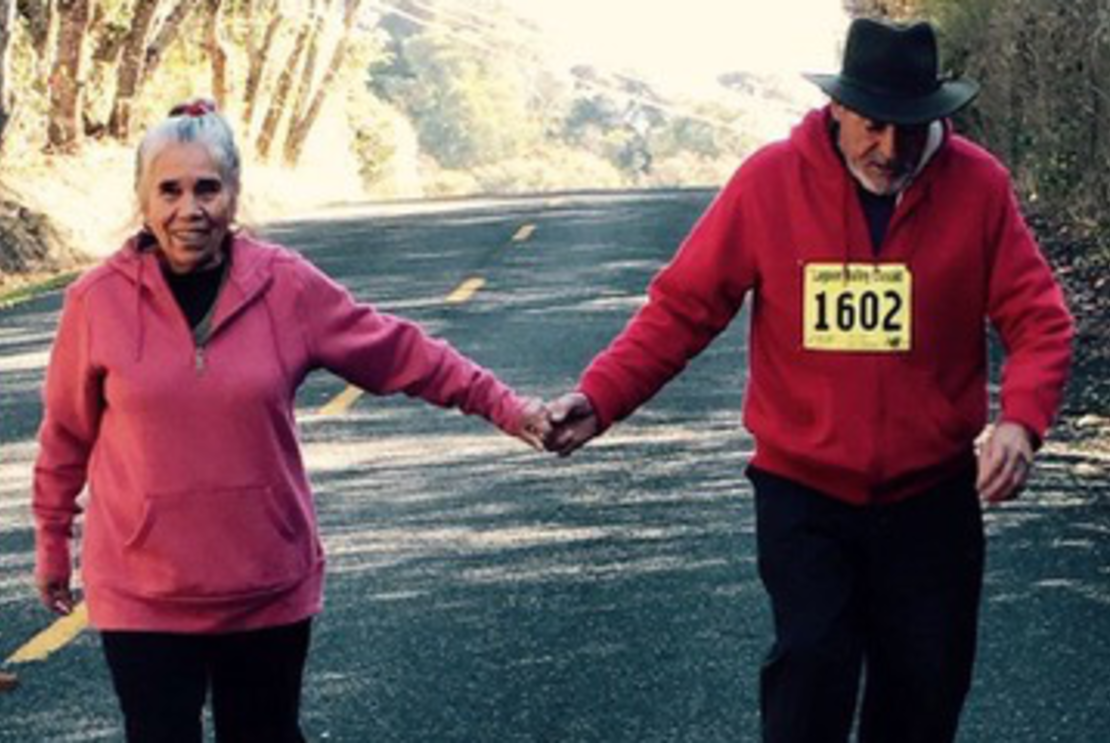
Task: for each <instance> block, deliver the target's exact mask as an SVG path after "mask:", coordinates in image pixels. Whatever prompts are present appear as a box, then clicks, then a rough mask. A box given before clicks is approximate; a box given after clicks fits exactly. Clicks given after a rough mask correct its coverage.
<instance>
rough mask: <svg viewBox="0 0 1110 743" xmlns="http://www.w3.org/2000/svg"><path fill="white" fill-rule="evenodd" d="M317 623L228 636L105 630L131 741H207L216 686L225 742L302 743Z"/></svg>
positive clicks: (219, 731) (219, 733) (215, 710)
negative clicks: (304, 694)
mask: <svg viewBox="0 0 1110 743" xmlns="http://www.w3.org/2000/svg"><path fill="white" fill-rule="evenodd" d="M310 628H311V620H306V621H304V622H300V623H298V624H293V625H289V626H286V627H274V628H269V629H262V630H256V631H252V632H239V633H231V634H220V635H194V634H168V633H161V632H104V633H102V634H101V640H102V642H103V645H104V655H105V657H106V658H107V659H108V667H109V668H110V669H111V672H112V682H113V684H114V685H115V688H116V694H117V695H118V696H119V700H120V707H121V708H122V710H123V716H124V722H125V727H126V730H127V740H128V743H199V742H200V741H201V740H202V728H201V710H202V708H203V707H204V700H205V696H206V694H207V691H208V689H209V688H211V690H212V717H213V720H214V722H215V727H216V740H218V741H220V743H302V742H303V741H304V737H303V736H302V735H301V729H300V722H299V718H300V700H301V676H302V673H303V671H304V664H305V659H306V657H307V655H308V644H309V634H310Z"/></svg>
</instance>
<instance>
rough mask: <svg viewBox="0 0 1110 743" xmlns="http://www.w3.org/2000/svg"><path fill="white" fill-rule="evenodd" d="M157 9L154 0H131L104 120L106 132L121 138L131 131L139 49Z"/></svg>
mask: <svg viewBox="0 0 1110 743" xmlns="http://www.w3.org/2000/svg"><path fill="white" fill-rule="evenodd" d="M157 11H158V0H135V9H134V10H133V11H132V13H131V30H130V31H128V33H127V40H126V41H124V43H123V54H122V55H121V57H120V62H119V67H118V68H117V70H116V97H115V102H114V103H113V104H112V115H111V117H110V118H109V119H108V133H109V134H111V135H112V136H113V137H115V138H116V139H120V140H125V139H127V137H128V135H129V134H130V133H131V107H132V105H133V104H134V102H135V99H136V98H137V97H138V92H139V85H140V80H141V77H142V73H143V49H144V48H145V47H146V38H147V34H149V33H150V27H151V25H152V24H153V23H154V15H155V13H157Z"/></svg>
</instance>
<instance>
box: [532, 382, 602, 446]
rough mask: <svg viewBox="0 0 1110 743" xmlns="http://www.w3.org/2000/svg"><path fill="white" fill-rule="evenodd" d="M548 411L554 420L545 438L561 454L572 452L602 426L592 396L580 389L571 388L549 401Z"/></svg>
mask: <svg viewBox="0 0 1110 743" xmlns="http://www.w3.org/2000/svg"><path fill="white" fill-rule="evenodd" d="M547 415H548V420H549V421H550V422H551V432H550V433H549V434H548V436H547V438H546V439H545V441H544V446H546V447H547V450H548V451H552V452H555V453H556V454H558V455H559V456H560V457H567V456H570V455H571V453H573V452H574V450H575V449H578V448H579V447H580V446H582V445H583V444H585V443H586V442H587V441H589V440H590V439H592V438H593V437H594V436H597V434H598V433H599V432H600V430H601V424H600V423H599V422H598V420H597V414H596V413H594V407H593V405H591V404H590V398H588V397H586V396H585V395H583V394H582V393H581V392H569V393H567V394H565V395H563V396H562V397H559V398H557V399H555V400H552V401H551V402H549V403H548V404H547Z"/></svg>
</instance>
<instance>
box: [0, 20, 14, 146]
mask: <svg viewBox="0 0 1110 743" xmlns="http://www.w3.org/2000/svg"><path fill="white" fill-rule="evenodd" d="M14 25H15V0H0V144H2V143H3V141H4V130H5V129H7V127H8V119H9V118H11V94H10V91H9V90H8V86H9V84H10V82H9V80H8V50H9V47H10V44H11V40H12V27H13V26H14Z"/></svg>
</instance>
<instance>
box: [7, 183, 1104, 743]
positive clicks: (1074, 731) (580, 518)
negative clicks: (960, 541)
mask: <svg viewBox="0 0 1110 743" xmlns="http://www.w3.org/2000/svg"><path fill="white" fill-rule="evenodd" d="M709 198H710V194H708V193H705V192H685V193H660V194H626V195H607V196H606V195H600V196H590V195H582V196H569V197H559V198H535V199H515V200H503V201H499V202H449V203H444V204H440V205H432V206H429V207H425V208H421V209H418V210H416V211H414V212H413V213H407V214H399V215H384V214H381V213H378V212H375V211H373V210H369V209H367V210H351V211H349V212H346V213H343V214H338V213H337V214H333V215H331V216H330V217H329V218H327V219H318V220H313V221H305V222H299V223H285V224H282V225H275V226H272V227H270V228H267V229H266V230H264V233H265V234H266V236H267V237H270V238H271V239H274V240H277V241H279V242H282V243H284V244H286V245H288V246H291V247H293V248H295V249H297V250H300V251H302V252H304V253H305V254H306V255H307V256H308V257H309V258H310V259H311V260H313V261H314V262H316V263H317V264H318V265H319V266H321V267H322V268H323V269H324V270H325V271H327V272H328V273H330V274H331V275H332V276H334V277H336V278H338V279H340V280H342V281H343V282H344V283H346V284H347V285H348V286H349V287H350V288H351V290H352V291H353V292H354V293H355V294H356V295H357V296H358V297H360V298H362V299H364V300H367V301H370V302H372V303H374V304H375V305H377V306H378V307H379V308H380V309H382V310H385V311H389V312H394V313H397V314H402V315H406V316H408V317H411V318H413V319H416V320H418V321H420V322H422V323H423V324H425V326H426V327H428V328H429V329H430V330H431V331H432V332H434V333H435V334H437V335H439V336H442V337H445V338H447V339H449V340H450V341H451V342H452V343H453V344H454V345H455V346H456V347H458V348H459V349H461V350H462V351H464V352H465V353H467V354H469V355H471V356H473V357H474V358H476V359H477V360H479V361H480V362H482V363H483V364H485V365H486V366H488V367H490V368H492V369H493V370H495V371H496V372H497V373H498V374H499V375H501V376H502V378H503V379H505V380H506V381H507V382H509V383H510V384H512V385H513V386H514V387H517V388H518V389H520V390H521V391H524V392H527V393H531V394H535V395H539V396H544V397H547V396H553V395H556V394H559V393H561V392H563V391H564V390H565V389H567V388H569V387H570V386H571V385H572V384H573V383H574V380H575V379H576V378H577V375H578V373H579V372H580V370H581V369H582V367H583V366H584V365H585V364H586V363H587V362H588V361H589V359H590V358H591V357H592V356H593V355H594V354H595V353H596V352H597V351H598V350H600V349H601V348H602V347H604V345H605V344H606V343H607V341H608V340H609V339H610V338H611V337H612V336H613V334H614V333H616V332H617V331H618V330H619V329H620V328H621V327H622V325H623V324H624V322H625V320H626V319H627V318H628V316H629V314H630V313H631V312H632V311H633V310H634V309H635V307H636V306H638V304H639V302H640V298H641V296H642V294H643V290H644V287H645V285H646V283H647V281H648V279H649V278H650V276H651V275H652V274H653V273H654V271H655V270H656V269H657V268H658V267H659V266H660V265H661V264H662V263H663V262H664V261H665V260H667V259H668V258H669V256H670V255H671V254H672V253H673V252H674V249H675V247H676V246H677V244H678V243H679V242H680V240H681V238H682V236H683V235H684V234H685V233H686V231H687V230H688V229H689V227H690V226H691V225H692V224H693V222H694V220H695V219H696V218H697V215H698V214H699V213H700V211H701V210H702V209H703V208H704V207H705V206H706V204H707V203H708V200H709ZM476 278H480V279H482V281H483V282H484V283H483V284H482V285H481V286H480V288H478V289H477V291H476V292H475V293H474V294H473V295H472V296H470V297H469V298H467V299H465V301H458V302H445V298H446V297H448V296H449V295H450V294H451V293H452V292H453V290H455V289H456V288H457V287H459V286H460V285H461V284H463V283H464V282H465V281H466V280H467V279H476ZM470 286H471V287H472V288H473V287H475V286H477V282H471V284H470ZM456 298H460V297H458V296H456ZM460 299H461V298H460ZM59 302H60V300H59V298H58V297H57V296H56V295H54V296H48V297H43V298H41V299H38V300H35V301H34V302H31V303H29V304H25V305H22V306H20V307H18V308H15V309H11V310H6V311H2V312H0V446H2V454H0V661H3V659H5V658H9V657H10V656H11V655H12V654H14V653H15V652H16V651H17V650H18V649H20V648H21V647H22V646H23V645H24V643H26V642H27V641H28V640H30V639H31V638H32V637H33V636H35V635H36V633H38V632H39V631H40V630H43V629H44V628H46V627H48V626H49V625H50V623H51V617H49V616H48V615H47V614H46V613H45V611H44V610H42V609H40V608H39V607H38V605H37V604H36V602H35V600H34V595H33V591H32V589H31V568H32V538H31V532H30V515H29V510H28V506H27V501H28V497H29V496H28V493H29V483H30V463H31V460H32V457H33V455H34V445H33V436H34V431H35V428H36V426H37V423H38V419H39V415H40V409H39V403H38V399H37V390H38V386H39V385H40V383H41V379H42V373H43V366H44V364H45V361H46V352H47V349H48V346H49V342H50V339H51V334H52V331H53V327H54V324H55V322H56V320H57V309H58V306H59ZM745 327H746V321H745V318H744V316H743V315H742V316H741V318H740V319H738V320H737V322H735V323H734V324H733V327H732V328H730V329H729V331H727V332H726V333H725V334H724V335H722V337H720V338H719V339H718V340H717V341H716V343H715V344H714V345H713V346H711V347H710V349H709V350H708V351H706V353H705V354H703V355H702V356H701V357H700V358H699V359H697V360H696V361H695V362H694V363H693V364H692V365H691V367H690V368H689V369H688V370H687V371H686V372H685V374H684V375H683V376H681V377H680V378H679V379H678V380H676V381H675V382H674V383H673V384H672V385H671V386H669V387H668V388H667V389H666V390H665V391H664V392H663V393H662V394H661V395H660V396H659V397H658V398H656V399H655V400H654V401H652V402H651V403H650V404H649V405H648V406H646V407H645V408H643V409H642V410H641V411H640V412H638V413H637V414H636V415H635V416H634V417H633V418H632V419H631V420H630V421H628V422H627V423H625V424H622V425H621V426H619V427H618V428H616V429H614V430H613V431H612V432H610V433H609V434H607V435H606V436H605V437H603V438H602V439H600V440H598V441H596V442H594V444H592V445H591V446H590V447H588V448H587V449H586V450H583V451H582V452H581V453H579V454H578V455H576V456H575V457H573V458H572V459H570V460H566V461H560V460H556V459H552V458H548V457H546V456H544V455H540V454H536V453H532V452H531V451H529V450H527V449H526V448H524V447H523V446H522V445H521V444H519V443H518V442H516V441H513V440H510V439H507V438H505V437H503V436H501V435H500V434H499V433H498V432H497V431H496V430H495V429H493V428H492V427H490V426H488V425H487V424H485V423H484V422H483V421H481V420H478V419H475V418H466V417H464V416H461V415H459V414H457V413H454V412H448V411H443V410H439V409H436V408H433V407H431V406H428V405H426V404H423V403H420V402H417V401H412V400H407V399H404V398H385V399H382V398H366V397H363V398H360V399H358V400H357V401H355V402H354V404H353V405H352V406H351V407H349V408H348V409H346V410H341V411H338V412H333V413H331V414H322V413H321V412H320V410H321V408H322V407H323V406H325V405H326V404H327V403H328V402H329V401H331V400H333V399H334V398H335V397H336V395H338V394H339V393H340V392H342V391H343V389H344V387H345V385H344V384H343V383H342V382H341V381H340V380H337V379H335V378H333V377H330V376H328V375H324V374H320V375H315V376H313V377H311V378H310V379H309V381H308V382H307V383H306V384H305V386H304V387H303V389H302V391H301V394H300V396H299V398H298V409H299V419H300V421H301V426H302V438H303V442H304V446H305V450H306V456H307V460H308V462H309V465H310V469H311V472H312V479H313V483H314V485H315V488H316V492H317V503H318V510H319V514H320V524H321V529H322V533H323V535H324V542H325V547H326V550H327V552H328V555H329V581H328V588H327V607H326V609H325V612H324V614H323V615H322V616H321V617H320V618H319V619H318V620H317V622H316V625H315V634H314V640H313V649H312V655H311V660H310V663H309V668H308V674H307V680H306V685H305V701H304V723H305V729H306V732H307V733H308V735H309V737H310V739H311V740H316V741H358V742H361V741H368V742H371V741H372V742H375V743H376V742H382V743H386V742H397V743H401V742H404V743H445V742H447V741H460V742H462V741H465V742H468V743H471V742H473V743H486V742H490V743H509V742H514V741H520V742H522V743H523V742H526V741H527V742H536V743H539V742H544V743H546V742H552V743H554V742H556V741H559V742H564V741H565V742H567V743H649V742H658V743H664V742H666V743H710V742H717V741H720V742H722V743H723V742H724V741H729V742H732V743H736V742H740V743H743V742H745V741H756V740H758V719H757V706H758V705H757V688H758V687H757V673H758V668H759V664H760V659H761V657H762V655H763V653H764V651H765V649H766V646H767V642H768V638H769V631H770V625H769V614H768V609H767V605H766V602H765V599H764V597H763V594H762V590H761V588H760V586H759V583H758V579H757V576H756V571H755V565H754V548H755V542H754V536H753V514H752V504H751V498H750V489H749V487H748V485H747V482H746V480H745V479H744V477H743V468H744V465H745V464H746V462H747V459H748V457H749V455H750V452H751V448H752V442H751V440H750V438H749V437H748V436H747V434H746V433H745V432H744V430H743V429H742V427H741V425H740V413H739V408H740V402H741V390H742V387H743V383H744V368H745V364H746V354H747V351H746V346H745ZM1037 477H1038V479H1037V481H1036V483H1035V484H1034V486H1033V488H1032V489H1031V491H1030V492H1029V493H1027V495H1026V497H1025V498H1024V499H1023V500H1021V501H1019V502H1017V503H1015V504H1012V505H1008V506H1006V507H1004V508H998V509H993V510H992V511H991V512H990V514H989V516H988V528H989V534H990V546H989V550H990V552H989V564H988V574H987V582H986V596H985V603H984V621H983V625H982V632H981V652H980V663H979V666H978V670H977V674H976V681H975V687H974V689H973V693H972V697H971V700H970V703H969V706H968V709H967V712H966V714H965V724H964V727H963V732H962V734H961V737H960V740H961V741H963V742H965V743H972V742H975V743H996V742H1001V741H1005V742H1006V743H1047V742H1050V741H1051V742H1059V743H1098V742H1101V741H1108V740H1110V709H1108V706H1110V705H1108V703H1110V677H1108V674H1107V670H1106V669H1107V668H1110V486H1108V485H1107V463H1106V462H1105V461H1099V460H1096V459H1090V458H1085V457H1084V456H1083V455H1080V454H1078V453H1076V452H1074V451H1071V450H1070V449H1069V447H1068V446H1067V445H1066V444H1065V443H1063V442H1055V443H1053V444H1052V445H1051V446H1050V447H1049V450H1048V451H1047V452H1046V453H1045V455H1044V456H1043V457H1042V459H1041V461H1040V463H1039V465H1038V476H1037ZM6 667H7V669H8V670H12V671H15V672H16V673H18V675H19V677H20V681H21V686H20V688H19V689H17V690H16V691H13V692H9V693H6V694H0V741H5V742H7V741H12V742H13V743H15V742H19V743H26V742H29V741H87V740H122V733H121V729H120V722H119V718H118V714H117V712H116V709H115V700H114V697H113V695H112V693H111V690H110V682H109V680H108V677H107V673H106V670H105V667H104V664H103V662H102V660H101V657H100V651H99V646H98V642H97V639H96V637H95V635H94V634H93V633H90V632H87V631H86V632H82V633H80V634H79V635H77V637H76V638H75V639H74V640H73V641H72V642H69V643H67V644H65V645H64V646H62V647H61V648H59V649H57V650H56V651H54V652H53V653H52V654H50V655H49V656H48V657H47V658H46V659H45V660H41V661H37V662H29V663H20V664H9V665H8V666H6Z"/></svg>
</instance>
